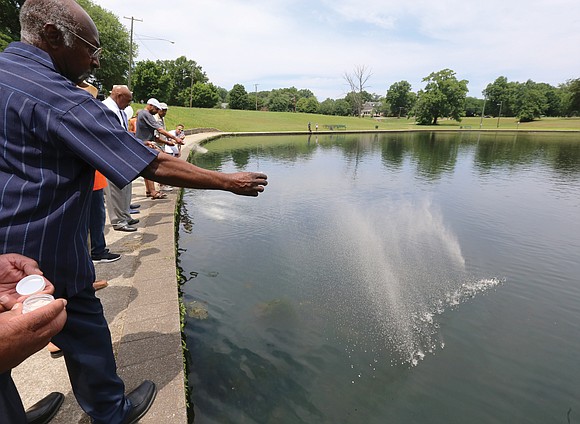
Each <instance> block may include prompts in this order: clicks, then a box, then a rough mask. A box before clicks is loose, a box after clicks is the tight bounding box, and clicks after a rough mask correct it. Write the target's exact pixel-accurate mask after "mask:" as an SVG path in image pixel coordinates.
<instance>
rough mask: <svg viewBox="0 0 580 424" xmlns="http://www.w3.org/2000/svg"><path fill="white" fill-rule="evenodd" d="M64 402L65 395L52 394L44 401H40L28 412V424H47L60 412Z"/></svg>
mask: <svg viewBox="0 0 580 424" xmlns="http://www.w3.org/2000/svg"><path fill="white" fill-rule="evenodd" d="M63 400H64V395H63V394H62V393H58V392H52V393H51V394H49V395H48V396H47V397H45V398H44V399H41V400H39V401H38V402H36V403H35V404H34V405H32V406H31V407H30V408H28V410H27V411H26V422H27V423H28V424H46V423H48V422H49V421H50V420H52V419H53V417H54V416H55V415H56V413H57V412H58V409H59V408H60V405H62V402H63Z"/></svg>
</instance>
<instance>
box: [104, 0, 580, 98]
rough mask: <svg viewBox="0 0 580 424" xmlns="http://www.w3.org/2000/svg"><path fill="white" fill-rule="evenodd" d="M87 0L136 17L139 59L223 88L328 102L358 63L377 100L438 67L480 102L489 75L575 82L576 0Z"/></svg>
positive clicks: (579, 65) (578, 58)
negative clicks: (286, 92)
mask: <svg viewBox="0 0 580 424" xmlns="http://www.w3.org/2000/svg"><path fill="white" fill-rule="evenodd" d="M93 1H94V3H96V4H98V5H100V6H102V7H103V8H105V9H107V10H109V11H111V12H113V13H114V14H115V15H117V17H119V19H120V20H121V22H122V23H123V24H125V25H126V26H127V28H129V27H130V20H128V19H124V17H125V16H127V17H130V16H133V17H135V18H138V19H142V20H143V22H135V23H134V33H135V35H134V40H135V41H136V42H137V43H138V45H139V55H138V57H137V58H136V60H145V59H151V60H158V59H159V60H165V59H169V60H173V59H176V58H177V57H179V56H186V57H187V58H188V59H192V60H195V61H196V62H197V64H198V65H200V66H201V67H202V68H203V70H204V71H205V72H206V74H207V76H208V77H209V79H210V81H211V82H212V83H214V84H215V85H218V86H220V87H223V88H225V89H227V90H231V88H232V87H233V85H234V84H237V83H239V84H243V85H244V86H245V87H246V90H247V91H248V92H253V91H254V90H255V84H258V90H259V91H261V90H272V89H276V88H285V87H292V86H294V87H296V88H298V89H302V88H306V89H310V90H311V91H312V92H313V93H314V94H315V95H316V97H317V98H318V99H319V100H320V101H322V100H324V99H326V98H328V97H330V98H333V99H337V98H342V97H344V95H345V94H346V92H347V91H348V86H347V85H346V82H345V79H344V73H345V72H349V73H352V72H353V70H354V69H355V67H357V66H366V67H367V68H368V69H369V70H370V71H371V73H372V76H371V78H370V79H369V81H368V87H367V91H369V92H371V93H377V94H379V95H382V96H384V95H385V93H386V91H387V90H388V88H389V87H390V85H391V84H393V83H395V82H397V81H401V80H406V81H408V82H410V83H411V85H412V86H413V90H414V91H417V90H419V89H421V88H423V87H424V85H425V84H424V83H423V82H422V79H423V78H424V77H426V76H427V75H429V74H430V73H431V72H436V71H440V70H441V69H444V68H450V69H452V70H454V71H455V72H456V76H457V78H458V79H466V80H468V81H469V84H468V88H469V95H470V96H474V97H480V98H482V97H483V96H482V94H481V92H482V90H483V89H484V88H485V86H486V85H487V84H488V83H490V82H493V81H494V80H495V79H496V78H497V77H498V76H505V77H507V78H508V80H509V81H520V82H524V81H526V80H528V79H532V80H533V81H536V82H546V83H549V84H552V85H554V86H556V85H558V84H560V83H563V82H565V81H566V80H568V79H571V78H580V1H579V0H486V1H482V0H479V1H473V0H406V1H401V0H396V1H395V0H218V1H216V0H196V1H190V0H169V1H165V2H163V1H155V2H154V1H150V0H123V1H119V0H93ZM163 39H166V40H171V41H174V44H171V43H169V42H168V41H164V40H163ZM104 47H105V48H106V46H104Z"/></svg>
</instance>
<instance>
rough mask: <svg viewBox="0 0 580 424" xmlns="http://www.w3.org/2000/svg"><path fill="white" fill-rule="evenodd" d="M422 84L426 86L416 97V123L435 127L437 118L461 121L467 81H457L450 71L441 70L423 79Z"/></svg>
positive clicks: (463, 112) (453, 73)
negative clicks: (424, 83)
mask: <svg viewBox="0 0 580 424" xmlns="http://www.w3.org/2000/svg"><path fill="white" fill-rule="evenodd" d="M423 82H426V83H427V85H426V86H425V89H423V90H420V91H419V93H418V96H417V104H416V106H415V115H416V116H417V122H418V123H419V124H421V125H429V124H432V125H437V120H438V119H439V118H451V119H455V120H456V121H461V118H462V117H463V116H464V114H465V110H464V104H465V97H466V95H467V91H468V90H467V83H468V81H467V80H458V79H457V78H456V76H455V72H454V71H452V70H451V69H443V70H441V71H439V72H433V73H431V74H430V75H429V76H427V77H425V78H423Z"/></svg>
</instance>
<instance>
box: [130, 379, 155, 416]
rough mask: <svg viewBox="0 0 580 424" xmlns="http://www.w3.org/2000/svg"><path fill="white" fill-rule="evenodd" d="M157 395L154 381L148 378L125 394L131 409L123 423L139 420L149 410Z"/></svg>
mask: <svg viewBox="0 0 580 424" xmlns="http://www.w3.org/2000/svg"><path fill="white" fill-rule="evenodd" d="M155 395H157V388H156V387H155V383H154V382H152V381H150V380H145V381H144V382H143V383H141V385H140V386H139V387H137V388H136V389H135V390H133V391H132V392H131V393H129V394H128V395H127V399H129V402H131V406H132V408H131V410H130V411H129V414H127V417H126V418H125V422H124V424H134V423H136V422H137V421H139V420H140V419H141V418H143V416H144V415H145V414H146V413H147V411H149V408H151V405H153V401H154V400H155Z"/></svg>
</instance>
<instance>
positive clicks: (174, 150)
mask: <svg viewBox="0 0 580 424" xmlns="http://www.w3.org/2000/svg"><path fill="white" fill-rule="evenodd" d="M169 133H170V134H171V135H174V136H176V137H177V138H179V139H180V140H181V141H183V140H185V132H184V126H183V124H177V126H176V127H175V129H174V130H171V131H169ZM165 153H167V154H168V155H171V156H175V157H176V158H178V157H180V156H181V144H177V145H173V146H170V145H168V144H166V145H165Z"/></svg>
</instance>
